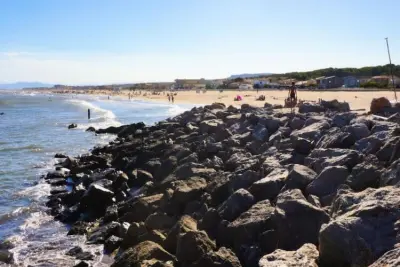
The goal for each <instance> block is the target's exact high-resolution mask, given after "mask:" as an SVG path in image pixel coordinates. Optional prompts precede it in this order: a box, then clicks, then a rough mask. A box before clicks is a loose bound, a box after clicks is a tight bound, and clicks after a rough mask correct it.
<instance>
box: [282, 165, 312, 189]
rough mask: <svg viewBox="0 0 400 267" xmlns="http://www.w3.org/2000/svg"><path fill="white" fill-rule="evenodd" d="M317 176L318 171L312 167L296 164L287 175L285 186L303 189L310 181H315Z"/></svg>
mask: <svg viewBox="0 0 400 267" xmlns="http://www.w3.org/2000/svg"><path fill="white" fill-rule="evenodd" d="M316 176H317V173H316V172H314V171H313V170H311V169H310V168H308V167H306V166H303V165H299V164H294V165H293V167H292V169H291V170H290V172H289V174H288V176H287V179H286V185H285V188H287V189H296V188H297V189H300V190H302V191H303V190H304V189H305V188H306V187H307V185H308V184H309V183H311V182H312V181H314V179H315V177H316Z"/></svg>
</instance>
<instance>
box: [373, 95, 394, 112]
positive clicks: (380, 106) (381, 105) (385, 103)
mask: <svg viewBox="0 0 400 267" xmlns="http://www.w3.org/2000/svg"><path fill="white" fill-rule="evenodd" d="M391 107H392V105H391V104H390V101H389V100H388V99H387V98H386V97H379V98H374V99H372V101H371V106H370V111H371V113H373V114H376V113H381V112H384V111H385V109H388V108H391Z"/></svg>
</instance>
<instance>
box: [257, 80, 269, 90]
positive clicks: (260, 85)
mask: <svg viewBox="0 0 400 267" xmlns="http://www.w3.org/2000/svg"><path fill="white" fill-rule="evenodd" d="M269 84H271V79H265V80H255V81H254V82H253V87H254V88H264V87H267V86H268V85H269Z"/></svg>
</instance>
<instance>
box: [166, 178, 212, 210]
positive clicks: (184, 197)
mask: <svg viewBox="0 0 400 267" xmlns="http://www.w3.org/2000/svg"><path fill="white" fill-rule="evenodd" d="M206 186H207V182H206V180H205V179H204V178H201V177H190V178H189V179H187V180H185V181H182V180H180V181H176V182H175V186H174V193H173V195H172V198H171V200H170V201H171V202H172V203H174V205H181V206H184V205H186V203H188V202H190V201H192V200H196V199H198V198H199V197H200V196H201V194H202V193H203V192H204V189H205V188H206Z"/></svg>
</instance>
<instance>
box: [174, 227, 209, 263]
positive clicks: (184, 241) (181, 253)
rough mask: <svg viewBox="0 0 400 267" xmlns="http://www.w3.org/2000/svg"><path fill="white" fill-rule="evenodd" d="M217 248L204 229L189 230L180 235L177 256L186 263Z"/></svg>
mask: <svg viewBox="0 0 400 267" xmlns="http://www.w3.org/2000/svg"><path fill="white" fill-rule="evenodd" d="M215 249H216V246H215V243H214V242H212V241H211V240H210V238H209V237H208V235H207V233H206V232H204V231H188V232H187V233H184V234H182V235H180V236H179V237H178V244H177V248H176V257H177V259H178V260H179V262H181V263H183V264H184V265H186V264H189V263H193V262H195V261H197V260H199V259H200V258H201V257H202V256H203V255H205V254H207V253H209V252H212V251H214V250H215Z"/></svg>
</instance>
